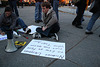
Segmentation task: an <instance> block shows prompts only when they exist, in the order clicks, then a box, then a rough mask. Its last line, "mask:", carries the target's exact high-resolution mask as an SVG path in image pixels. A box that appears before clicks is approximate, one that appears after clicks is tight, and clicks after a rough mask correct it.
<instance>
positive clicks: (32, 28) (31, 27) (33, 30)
mask: <svg viewBox="0 0 100 67" xmlns="http://www.w3.org/2000/svg"><path fill="white" fill-rule="evenodd" d="M37 27H39V26H35V25H30V26H28V28H29V29H31V32H30V33H29V34H33V33H35V32H36V28H37ZM19 31H22V32H24V31H23V29H19Z"/></svg>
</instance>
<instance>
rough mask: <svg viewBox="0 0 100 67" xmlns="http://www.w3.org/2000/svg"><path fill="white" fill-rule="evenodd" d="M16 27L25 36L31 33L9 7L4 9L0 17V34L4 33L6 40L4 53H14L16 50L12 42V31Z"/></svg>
mask: <svg viewBox="0 0 100 67" xmlns="http://www.w3.org/2000/svg"><path fill="white" fill-rule="evenodd" d="M16 25H20V26H21V27H22V28H23V30H24V31H25V33H27V34H28V33H29V32H31V30H30V29H29V28H27V25H26V24H25V23H24V22H23V20H22V19H20V18H18V17H17V16H16V15H15V14H14V13H13V12H12V9H11V8H10V7H6V8H5V11H4V13H3V14H2V15H1V16H0V33H1V35H4V34H5V33H6V34H7V40H8V44H7V46H6V49H5V51H6V52H14V51H16V50H17V48H16V47H15V45H14V41H13V30H17V29H16Z"/></svg>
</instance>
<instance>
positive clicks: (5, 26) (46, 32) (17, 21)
mask: <svg viewBox="0 0 100 67" xmlns="http://www.w3.org/2000/svg"><path fill="white" fill-rule="evenodd" d="M35 1H36V3H35V22H36V23H39V22H43V24H44V25H43V26H41V27H38V28H36V32H35V33H33V38H41V37H52V36H54V37H55V39H56V40H59V39H58V35H57V32H59V30H60V26H59V13H58V6H59V0H48V1H45V2H44V0H35ZM8 2H9V5H10V6H7V7H6V8H5V11H4V13H3V14H2V15H0V33H1V35H4V34H5V33H6V34H7V39H8V45H10V44H11V45H13V47H14V44H13V30H14V31H16V30H17V28H16V27H17V26H18V25H20V26H21V27H22V28H23V30H24V31H25V33H26V34H28V33H29V32H31V30H30V29H29V28H28V27H27V25H26V24H25V23H24V21H23V20H22V19H21V18H19V13H18V9H17V5H16V2H17V1H16V0H8ZM91 3H95V4H94V7H93V8H91V10H90V11H91V12H92V13H93V15H92V16H91V19H90V21H89V23H88V26H87V28H86V32H85V33H86V34H93V32H92V31H91V30H92V28H93V25H94V23H95V22H96V20H97V19H98V18H99V16H100V8H99V6H100V0H78V2H76V3H75V5H76V6H77V12H76V13H77V15H76V17H75V19H74V20H73V22H72V25H73V26H75V27H76V28H79V29H83V27H82V21H84V19H83V14H84V11H85V9H87V6H88V5H89V4H91ZM91 5H93V4H91ZM42 12H43V16H42ZM16 50H17V48H16V47H14V48H12V49H9V46H7V47H6V48H5V51H6V52H14V51H16Z"/></svg>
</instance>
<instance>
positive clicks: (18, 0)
mask: <svg viewBox="0 0 100 67" xmlns="http://www.w3.org/2000/svg"><path fill="white" fill-rule="evenodd" d="M19 2H20V0H17V6H18V8H19V5H20V3H19Z"/></svg>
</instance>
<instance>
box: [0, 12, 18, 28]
mask: <svg viewBox="0 0 100 67" xmlns="http://www.w3.org/2000/svg"><path fill="white" fill-rule="evenodd" d="M16 20H17V16H16V14H14V13H12V14H11V15H10V16H9V17H6V16H5V13H3V14H2V15H1V16H0V27H2V26H8V27H9V29H14V28H15V26H16Z"/></svg>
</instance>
